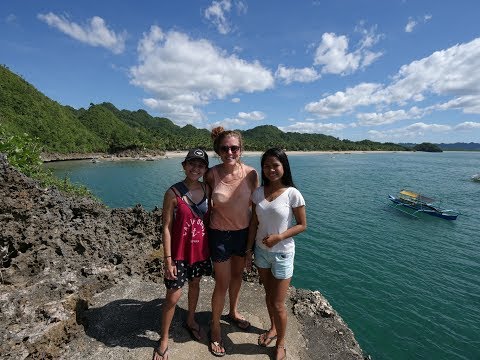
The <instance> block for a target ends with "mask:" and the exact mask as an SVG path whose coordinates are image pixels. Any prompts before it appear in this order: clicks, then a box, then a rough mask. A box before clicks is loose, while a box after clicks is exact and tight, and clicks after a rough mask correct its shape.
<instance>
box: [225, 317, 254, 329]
mask: <svg viewBox="0 0 480 360" xmlns="http://www.w3.org/2000/svg"><path fill="white" fill-rule="evenodd" d="M227 319H228V320H229V321H230V322H231V323H233V324H235V325H236V326H237V327H238V328H239V329H241V330H247V329H248V328H249V327H250V322H249V321H248V320H246V319H241V318H234V317H233V316H231V315H227Z"/></svg>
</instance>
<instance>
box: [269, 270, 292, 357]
mask: <svg viewBox="0 0 480 360" xmlns="http://www.w3.org/2000/svg"><path fill="white" fill-rule="evenodd" d="M272 277H273V276H272ZM290 280H291V278H288V279H280V280H279V279H275V278H274V277H273V281H272V298H271V301H272V306H273V320H274V323H275V328H276V329H277V356H276V359H283V358H284V357H285V335H286V333H287V309H286V307H285V299H286V297H287V293H288V287H289V286H290Z"/></svg>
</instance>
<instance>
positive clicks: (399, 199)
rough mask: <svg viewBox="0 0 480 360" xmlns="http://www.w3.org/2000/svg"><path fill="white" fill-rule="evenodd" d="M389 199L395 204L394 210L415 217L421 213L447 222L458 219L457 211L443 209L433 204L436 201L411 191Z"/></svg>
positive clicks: (391, 196)
mask: <svg viewBox="0 0 480 360" xmlns="http://www.w3.org/2000/svg"><path fill="white" fill-rule="evenodd" d="M388 199H389V200H390V201H392V202H393V205H392V206H393V207H394V208H396V209H398V210H400V211H402V212H404V213H406V214H408V215H412V216H414V217H416V214H417V213H420V212H421V213H425V214H428V215H432V216H436V217H439V218H442V219H445V220H456V219H457V217H458V213H457V212H456V211H454V210H447V209H442V208H440V207H438V206H436V205H434V204H433V203H434V201H435V200H434V199H431V198H429V197H426V196H424V195H421V194H418V193H416V192H413V191H410V190H405V189H404V190H401V191H400V193H399V194H398V196H393V195H388ZM412 210H413V212H412Z"/></svg>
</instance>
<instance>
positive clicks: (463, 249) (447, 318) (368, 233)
mask: <svg viewBox="0 0 480 360" xmlns="http://www.w3.org/2000/svg"><path fill="white" fill-rule="evenodd" d="M289 158H290V163H291V168H292V173H293V178H294V181H295V183H296V185H297V187H298V188H299V190H300V191H301V192H302V194H303V195H304V197H305V200H306V203H307V220H308V229H307V231H306V232H305V233H303V234H300V235H298V236H297V237H296V257H295V272H294V277H293V280H292V283H293V285H294V286H296V287H300V288H307V289H312V290H319V291H320V292H321V293H322V294H324V295H325V296H326V297H327V299H328V300H329V301H330V303H331V304H332V306H333V307H334V308H335V310H337V311H338V313H339V314H340V315H341V316H342V318H343V319H344V320H345V321H346V322H347V324H348V325H349V327H350V328H351V329H352V330H353V331H354V333H355V336H356V338H357V340H358V341H359V343H360V346H361V347H362V349H363V350H364V351H365V352H366V353H368V354H370V355H371V356H372V358H373V359H392V360H397V359H398V360H403V359H469V360H470V359H480V237H479V230H480V183H478V182H473V181H471V179H470V177H471V175H473V174H476V173H478V172H480V153H478V152H443V153H419V152H415V153H411V152H408V153H407V152H396V153H331V154H315V155H314V154H307V155H296V154H294V155H290V157H289ZM243 160H244V162H245V163H247V164H249V165H252V166H254V167H255V168H256V169H257V170H259V169H260V159H259V157H258V156H246V157H244V158H243ZM181 161H182V159H181V158H170V159H161V160H157V161H154V162H146V161H102V162H98V163H95V164H94V163H91V162H89V161H68V162H59V163H51V164H48V165H47V166H48V167H49V168H52V169H53V170H54V172H55V173H56V174H57V175H58V176H59V177H62V178H63V177H65V176H68V177H69V178H71V180H72V181H74V182H77V183H81V184H84V185H86V186H87V187H88V188H89V189H91V191H92V192H93V193H94V194H95V195H96V196H97V197H98V198H100V199H101V200H102V201H103V202H104V203H105V204H107V205H108V206H110V207H131V206H134V205H136V204H142V205H143V207H144V208H146V209H148V210H150V209H153V208H154V207H155V206H158V207H162V201H163V194H164V193H165V191H166V190H167V189H168V187H169V186H170V185H172V184H173V183H174V182H176V181H179V180H181V179H182V178H183V171H182V167H181V164H180V162H181ZM216 163H218V159H212V161H211V165H215V164H216ZM403 188H406V189H410V190H413V191H417V192H420V193H423V194H424V195H426V196H429V197H433V198H436V199H438V200H441V202H440V203H441V205H442V206H443V207H445V208H450V209H455V210H457V211H459V212H460V215H459V217H458V219H457V220H456V221H448V220H443V219H439V218H435V217H432V216H428V215H425V214H420V215H419V216H418V218H415V217H412V216H409V215H407V214H404V213H402V212H400V211H398V210H396V209H393V208H392V207H391V206H389V202H390V201H389V200H388V194H392V195H394V194H396V193H398V191H400V190H401V189H403Z"/></svg>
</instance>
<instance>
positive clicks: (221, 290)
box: [211, 259, 231, 351]
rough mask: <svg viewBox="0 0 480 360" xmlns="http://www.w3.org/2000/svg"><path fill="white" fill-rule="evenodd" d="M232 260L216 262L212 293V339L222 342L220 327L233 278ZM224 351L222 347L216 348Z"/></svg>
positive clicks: (214, 264)
mask: <svg viewBox="0 0 480 360" xmlns="http://www.w3.org/2000/svg"><path fill="white" fill-rule="evenodd" d="M230 262H231V260H230V259H229V260H227V261H221V262H214V263H213V267H214V270H215V288H214V289H213V294H212V324H211V341H212V342H215V341H216V342H218V343H221V341H222V332H221V328H220V318H221V316H222V312H223V307H224V306H225V296H226V295H227V290H228V285H229V283H230V278H231V269H230V268H231V265H230ZM214 350H215V351H222V350H221V349H216V348H215V349H214Z"/></svg>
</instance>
